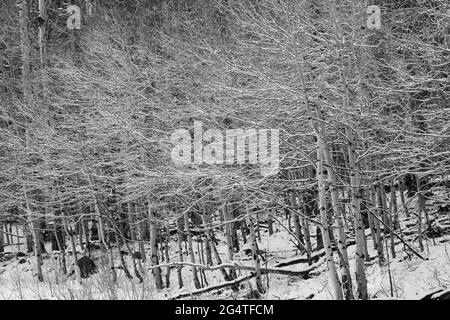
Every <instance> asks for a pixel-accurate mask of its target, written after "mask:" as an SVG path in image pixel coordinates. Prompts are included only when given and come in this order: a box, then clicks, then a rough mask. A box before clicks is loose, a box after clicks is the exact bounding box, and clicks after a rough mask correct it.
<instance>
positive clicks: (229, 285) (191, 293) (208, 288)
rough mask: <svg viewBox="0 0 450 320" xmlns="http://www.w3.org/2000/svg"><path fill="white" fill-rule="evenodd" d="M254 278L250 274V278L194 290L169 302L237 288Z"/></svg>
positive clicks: (172, 298)
mask: <svg viewBox="0 0 450 320" xmlns="http://www.w3.org/2000/svg"><path fill="white" fill-rule="evenodd" d="M254 276H255V274H254V273H252V274H250V275H248V276H244V277H240V278H237V279H234V280H232V281H226V282H223V283H220V284H218V285H215V286H211V287H206V288H202V289H197V290H194V291H192V292H186V293H180V294H179V295H176V296H174V297H171V298H169V300H177V299H182V298H187V297H192V296H195V295H199V294H203V293H207V292H210V291H214V290H220V289H223V288H226V287H231V286H236V285H238V284H239V283H241V282H243V281H247V280H250V279H251V278H253V277H254Z"/></svg>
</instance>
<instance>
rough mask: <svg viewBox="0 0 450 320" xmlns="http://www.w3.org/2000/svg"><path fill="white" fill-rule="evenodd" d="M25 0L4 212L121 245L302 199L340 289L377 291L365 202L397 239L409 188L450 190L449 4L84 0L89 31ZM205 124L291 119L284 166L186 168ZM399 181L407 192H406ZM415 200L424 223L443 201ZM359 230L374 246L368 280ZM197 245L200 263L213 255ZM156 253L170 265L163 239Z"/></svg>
mask: <svg viewBox="0 0 450 320" xmlns="http://www.w3.org/2000/svg"><path fill="white" fill-rule="evenodd" d="M22 1H26V2H27V8H28V12H26V13H24V14H25V16H26V20H27V26H26V27H27V28H26V30H25V31H26V33H27V35H28V37H29V41H30V47H29V48H28V49H27V48H24V42H23V41H24V40H23V37H24V34H23V33H22V34H21V32H20V21H19V19H20V16H19V7H18V6H17V5H16V1H12V0H6V1H2V4H1V11H0V16H1V21H2V23H1V25H0V221H1V222H5V223H6V222H8V223H13V222H14V223H18V224H22V225H27V223H28V230H29V231H30V230H31V229H36V230H41V231H44V230H49V231H51V232H50V233H55V232H54V231H56V230H57V229H58V228H62V229H63V230H64V231H65V233H66V234H67V235H69V236H70V235H76V234H78V235H80V236H81V238H80V239H83V237H85V236H86V232H87V230H86V229H87V228H86V224H87V222H88V221H97V223H98V224H99V226H100V240H101V241H102V244H103V245H104V247H105V250H109V251H111V252H112V247H111V246H112V243H117V242H120V243H121V244H122V245H125V244H127V245H128V244H130V243H131V244H133V243H136V244H138V243H141V244H142V242H139V240H141V241H150V242H149V243H150V244H151V245H152V247H155V248H156V246H157V245H158V244H159V245H163V243H164V240H163V238H161V235H165V234H166V233H171V232H172V231H173V232H172V233H177V230H178V236H180V234H181V235H183V233H186V236H187V237H188V238H189V237H190V224H189V222H191V223H193V225H195V226H196V227H197V229H198V230H202V229H201V228H202V227H203V228H205V227H211V226H214V228H206V229H205V230H206V231H204V232H205V237H206V238H210V237H214V235H213V234H211V235H210V234H209V232H210V231H209V230H217V229H215V228H216V227H217V228H219V227H221V226H222V224H223V221H227V220H233V219H236V221H237V222H233V224H230V223H228V224H226V226H230V225H231V226H232V227H231V228H226V229H225V232H226V233H227V236H228V237H227V239H230V241H233V238H234V237H235V235H234V233H236V231H235V229H237V228H240V227H241V225H242V227H243V228H244V229H245V228H246V225H247V226H248V225H249V224H251V228H250V230H249V231H250V232H249V236H250V238H251V239H250V241H252V242H254V243H255V244H256V241H257V240H256V237H257V235H256V234H255V230H253V221H252V220H251V219H257V214H256V212H262V213H263V214H264V219H267V217H268V215H269V216H270V215H273V218H276V217H277V215H278V213H280V212H284V211H283V210H286V211H287V212H288V213H290V214H292V216H293V218H294V225H295V226H294V227H295V228H294V229H295V230H294V231H292V233H293V234H294V235H295V238H296V239H297V240H299V246H300V247H302V248H303V249H304V250H305V251H307V252H308V254H309V256H310V255H311V244H309V245H308V241H309V236H307V234H308V233H309V230H310V229H313V226H319V227H321V229H322V232H321V234H322V236H323V240H324V241H325V247H326V248H325V249H326V250H325V251H326V252H327V258H328V265H329V269H330V275H331V279H333V281H332V283H334V284H335V288H334V294H335V296H336V297H337V298H339V297H345V298H353V297H357V298H362V299H366V298H367V288H366V283H365V275H364V260H365V259H367V258H368V257H367V256H366V255H367V249H365V246H367V244H366V235H365V234H364V233H362V232H361V231H358V230H362V228H363V221H362V219H363V217H362V216H361V215H362V212H364V213H365V214H367V212H369V211H370V212H371V213H369V214H368V218H367V219H368V220H370V221H369V222H370V226H371V229H372V237H373V238H374V241H375V244H376V245H378V246H379V247H380V246H381V248H382V246H383V240H382V238H380V237H381V236H383V235H384V236H390V237H391V239H394V235H393V232H395V231H394V230H395V229H396V228H397V227H396V220H397V217H398V213H399V212H403V210H404V209H405V205H404V203H402V202H404V201H405V200H404V199H403V190H404V188H405V187H407V188H409V189H410V190H411V194H408V195H407V196H408V197H411V196H414V195H415V193H417V197H419V199H420V201H423V203H425V202H426V201H430V200H432V199H434V198H433V193H427V192H426V191H428V190H430V189H432V191H438V190H443V189H447V190H448V188H449V186H448V182H447V185H446V184H445V181H448V172H450V160H449V159H450V157H449V156H450V149H449V145H450V127H449V123H450V121H449V120H450V119H449V118H450V112H449V111H450V109H449V107H448V106H449V101H450V85H449V78H448V77H449V70H450V63H449V61H450V59H449V58H450V40H449V29H450V22H449V19H450V17H449V8H450V7H449V4H448V1H445V0H436V1H432V0H429V1H407V0H399V1H381V0H380V1H375V0H374V1H356V0H321V1H315V0H311V1H309V0H308V1H303V2H298V1H294V0H259V1H255V0H245V1H243V0H217V1H206V0H191V1H184V0H183V1H182V0H177V1H170V0H161V1H140V0H136V1H120V0H112V1H94V0H91V1H81V0H79V1H72V3H74V4H78V5H80V7H81V8H82V11H83V12H86V3H90V4H92V5H93V11H92V15H91V16H88V15H87V14H83V20H82V29H81V30H75V31H74V32H69V30H67V29H66V27H65V22H66V20H67V15H66V14H65V12H64V10H63V9H62V8H63V4H62V2H61V1H51V2H50V3H49V4H48V8H47V15H46V17H47V18H46V19H45V21H40V20H39V19H38V14H39V12H38V1H35V0H34V1H33V0H22ZM368 5H378V6H380V8H381V11H382V27H381V29H380V30H368V29H367V27H366V20H367V18H368V14H367V13H366V8H367V7H368ZM42 23H43V24H45V26H46V29H45V37H44V40H45V43H44V45H45V53H46V56H45V59H44V60H43V59H42V51H40V50H39V46H40V45H43V42H42V41H40V40H39V39H40V38H39V36H38V32H39V26H40V24H42ZM24 50H29V53H30V54H29V59H30V61H24V58H23V57H24ZM28 65H29V66H30V76H29V80H28V81H29V86H30V89H31V92H30V97H29V99H28V98H27V94H26V90H27V89H26V84H24V73H23V70H24V68H27V66H28ZM194 121H202V123H203V127H204V130H206V129H208V128H214V129H219V130H222V131H223V130H225V129H242V128H244V129H248V128H254V129H266V128H276V129H280V139H281V141H280V155H281V162H280V167H281V170H280V173H279V174H278V175H276V176H266V177H265V176H262V175H261V174H260V170H259V167H258V166H255V165H250V164H247V165H214V166H212V165H194V164H193V165H190V166H186V167H177V166H175V165H174V164H173V162H172V160H171V158H170V155H171V150H172V148H173V144H172V143H171V139H170V137H171V134H172V132H174V131H175V130H177V129H180V128H185V129H189V130H191V131H192V130H193V123H194ZM446 175H447V177H446ZM445 179H447V180H445ZM442 181H444V182H442ZM405 185H406V186H405ZM385 186H386V188H385ZM392 188H393V189H396V190H398V191H401V195H400V198H401V199H399V203H398V205H397V194H395V193H389V192H390V190H391V189H392ZM385 191H386V192H385ZM392 194H394V196H393V197H391V195H392ZM386 200H387V201H386ZM406 200H408V198H407V199H406ZM438 200H439V199H438ZM400 201H402V202H400ZM347 203H350V204H349V205H344V204H347ZM421 203H422V202H421ZM423 205H424V204H423ZM229 206H230V208H231V207H232V209H233V210H231V211H230V210H229V209H230V208H229ZM227 208H228V209H227ZM422 208H424V207H423V206H422ZM361 210H362V211H361ZM27 214H28V215H27ZM408 214H409V213H408ZM413 214H415V215H416V216H417V217H418V218H417V219H418V221H419V224H421V223H423V222H421V221H422V220H423V219H424V218H425V216H423V214H427V212H422V211H421V210H419V212H417V213H416V212H414V213H413ZM249 217H250V220H249ZM30 219H31V220H30ZM183 219H185V221H183ZM269 220H270V218H269ZM30 221H33V222H34V223H32V224H31V225H30ZM344 221H345V225H344ZM380 221H381V222H380ZM270 223H271V222H270ZM385 226H386V227H385ZM191 227H192V225H191ZM344 227H345V231H352V232H354V233H355V239H356V245H357V247H358V249H357V259H356V261H357V262H356V263H357V266H356V269H354V270H356V280H357V281H356V283H357V286H356V288H352V284H351V281H350V280H349V279H351V278H353V277H354V275H353V274H350V272H349V271H348V258H347V253H346V241H347V240H346V235H345V233H344ZM72 228H73V229H74V230H72ZM199 228H200V229H199ZM302 228H303V229H302ZM330 228H331V229H332V230H334V233H333V232H331V238H330V232H328V230H329V229H330ZM83 229H85V233H83ZM383 231H384V233H383ZM419 232H421V229H420V227H419ZM39 234H42V232H41V233H39ZM158 234H159V235H160V236H159V238H158V236H157V235H158ZM244 234H245V232H244ZM377 235H378V238H377ZM305 236H306V237H307V238H308V239H304V237H305ZM335 237H336V239H337V243H338V254H337V256H338V257H339V261H340V264H339V268H338V270H333V268H334V261H333V260H332V257H333V254H334V255H336V253H333V251H332V250H331V243H332V242H333V241H336V239H334V238H335ZM69 238H70V237H69ZM69 238H68V240H67V241H69V243H70V240H69ZM86 240H87V239H85V240H84V245H86ZM136 241H137V242H136ZM392 241H393V240H392ZM327 242H328V243H327ZM81 243H83V241H82V242H81ZM418 244H419V247H420V246H422V244H421V235H420V234H419V237H418ZM207 245H208V246H209V245H210V243H209V241H207ZM229 245H230V246H232V244H231V243H229ZM235 245H236V244H235ZM180 246H181V243H180ZM237 246H239V241H238V243H237ZM328 246H330V250H327V249H328ZM256 247H257V246H256V245H255V247H254V250H255V251H254V255H253V256H254V262H255V270H256V271H257V273H258V268H259V260H258V259H259V258H258V254H256V251H257V249H256ZM41 249H42V248H41ZM303 249H302V250H303ZM35 250H37V249H35ZM209 250H211V248H210V249H209ZM192 251H193V250H192V248H191V250H190V254H189V257H185V258H184V259H186V261H189V262H190V263H192V264H195V263H197V262H198V261H196V259H198V258H196V257H194V254H193V253H192ZM213 251H214V250H213ZM141 252H142V254H145V253H144V251H143V249H142V248H141ZM232 253H233V249H232V248H231V249H230V250H229V254H230V255H231V256H229V258H230V260H232V258H233V257H232ZM209 254H210V255H211V253H209ZM384 254H385V253H383V250H379V258H380V261H383V259H384V256H383V255H384ZM392 254H395V252H393V253H392ZM212 256H213V257H214V259H217V257H215V256H214V253H213V254H212ZM148 258H149V259H150V260H151V261H152V263H153V264H154V265H157V264H158V263H159V260H158V252H157V250H156V249H155V250H152V257H148ZM159 259H160V258H159ZM181 259H183V256H182V254H181ZM219 260H220V258H219ZM215 261H216V263H217V264H221V262H220V261H217V260H215ZM352 268H353V266H352ZM135 269H136V268H135ZM226 269H227V270H225V268H222V272H223V274H224V276H225V280H227V281H231V280H233V279H234V278H235V275H233V268H228V267H227V268H226ZM136 270H137V269H136ZM158 270H159V269H157V271H156V272H154V275H155V277H156V285H157V286H158V287H160V288H161V287H162V286H163V284H162V282H161V281H162V279H160V277H161V272H160V271H161V270H159V272H158ZM200 270H201V268H200V269H198V270H197V269H196V268H195V267H194V268H193V273H194V281H195V284H196V286H197V287H200V286H201V284H200V283H199V280H198V279H197V280H195V278H196V277H197V273H198V274H199V276H200V277H201V271H200ZM259 272H260V271H259ZM260 281H261V279H260V278H258V277H257V283H258V288H259V289H260V291H263V288H262V287H261V282H260ZM202 283H203V280H202ZM180 286H182V283H180ZM353 291H354V292H353Z"/></svg>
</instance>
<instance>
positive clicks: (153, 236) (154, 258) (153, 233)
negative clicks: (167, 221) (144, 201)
mask: <svg viewBox="0 0 450 320" xmlns="http://www.w3.org/2000/svg"><path fill="white" fill-rule="evenodd" d="M154 210H155V208H154V207H153V205H152V203H151V201H150V199H149V201H148V224H149V228H150V249H151V262H152V266H153V267H155V266H157V265H158V264H159V260H158V242H157V236H158V230H157V226H156V218H155V213H154ZM152 271H153V276H154V277H155V285H156V288H157V289H162V288H163V282H162V277H161V268H160V267H156V268H153V269H152Z"/></svg>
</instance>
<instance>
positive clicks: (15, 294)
mask: <svg viewBox="0 0 450 320" xmlns="http://www.w3.org/2000/svg"><path fill="white" fill-rule="evenodd" d="M415 205H416V204H415V203H414V201H412V202H411V203H410V206H411V209H414V206H415ZM401 220H402V225H403V229H404V228H405V226H406V225H407V224H409V225H410V224H411V222H413V221H415V219H414V218H413V219H412V220H411V219H410V220H405V219H404V218H402V219H401ZM275 231H276V232H275V233H274V234H272V235H271V236H269V235H268V232H267V230H265V229H262V230H261V242H260V243H259V247H260V249H262V250H263V251H264V252H265V253H264V254H263V256H264V257H265V261H262V268H264V267H274V266H275V265H276V264H278V263H281V262H287V261H290V260H293V259H295V258H298V257H299V256H298V252H297V251H296V249H295V246H294V244H293V242H292V241H291V240H290V239H291V236H290V235H289V233H288V232H287V231H285V229H284V228H281V227H280V226H276V227H275ZM366 231H367V232H368V230H366ZM217 238H218V240H219V245H218V251H219V253H220V255H221V258H222V260H223V263H226V262H227V248H226V243H225V239H224V238H223V236H222V235H220V234H218V235H217ZM433 242H434V243H433ZM408 243H409V244H410V245H411V246H412V247H414V248H415V249H417V250H418V246H417V241H414V239H410V240H408ZM48 245H49V246H50V244H48ZM367 245H368V249H369V255H370V257H372V258H374V259H372V260H371V261H370V262H367V263H366V274H367V280H368V290H369V295H370V298H371V299H420V298H422V297H423V296H425V295H427V294H429V293H431V292H434V291H437V290H439V289H445V288H447V289H448V288H449V287H450V236H449V235H447V236H443V237H439V238H435V239H434V241H433V239H427V240H426V241H425V250H424V252H421V254H422V255H423V256H424V257H425V258H426V259H427V260H423V259H420V258H419V257H417V256H416V255H414V254H412V253H411V252H410V251H409V254H407V253H406V252H405V251H404V249H405V247H404V245H403V244H402V243H401V242H400V241H396V247H395V248H396V253H397V254H396V258H392V257H390V259H389V263H385V264H384V265H383V266H380V265H379V263H378V259H377V258H376V256H377V253H376V251H375V250H374V248H373V243H372V240H371V237H370V236H368V237H367ZM194 247H196V246H195V245H194ZM313 247H314V243H313ZM22 248H23V249H24V248H25V246H23V247H22ZM5 249H6V251H15V250H17V248H16V246H8V247H6V248H5ZM23 249H22V250H23ZM47 251H48V252H51V251H50V247H48V248H47ZM354 251H355V246H354V245H351V246H349V247H348V254H349V257H350V259H351V260H350V268H351V272H352V275H353V278H354V270H355V260H354V259H353V257H354V256H355V252H354ZM147 253H148V255H147V256H150V255H149V250H148V249H147ZM97 255H99V253H97ZM385 255H386V251H385ZM335 257H336V264H337V265H338V261H337V255H335ZM185 259H186V256H185ZM72 260H73V258H72V257H71V256H67V262H68V265H70V264H71V262H72ZM125 260H126V263H127V266H128V268H129V270H130V272H131V273H132V274H133V268H132V261H131V258H130V257H129V256H125ZM234 260H235V262H238V263H239V264H241V265H249V266H252V261H251V258H250V257H249V256H247V255H245V253H244V252H243V250H241V251H240V252H239V253H236V254H235V259H234ZM95 261H96V263H97V265H98V267H99V269H100V272H98V273H97V274H95V275H93V276H91V277H90V278H89V279H85V280H82V284H79V283H78V282H77V281H76V279H74V277H72V278H68V277H67V276H64V275H63V274H62V273H61V271H60V267H59V263H58V260H57V259H56V258H55V257H54V256H53V255H50V254H48V255H45V259H44V266H43V273H44V278H45V282H44V283H39V282H38V281H37V278H36V276H35V259H34V257H18V258H12V259H11V260H9V261H3V262H0V299H169V298H171V297H174V296H176V295H178V294H180V293H189V292H192V291H193V290H195V289H194V288H195V287H194V284H193V280H192V273H191V269H190V267H188V266H185V267H183V269H182V274H183V282H184V288H183V289H179V287H178V280H177V269H176V268H173V269H172V270H171V274H170V287H169V288H164V289H163V290H160V291H158V290H156V288H155V286H154V280H153V276H152V274H151V271H150V270H149V267H150V262H149V261H147V262H146V263H145V264H143V265H142V269H140V270H141V271H142V270H144V271H145V272H144V273H143V275H144V278H145V281H144V282H143V283H139V281H138V280H137V279H136V278H134V279H132V280H129V279H127V278H126V277H125V275H124V272H123V271H122V270H121V269H117V272H118V284H117V285H114V284H112V283H111V281H110V279H109V274H108V263H107V258H106V257H104V258H103V259H100V258H99V259H96V260H95ZM170 261H171V262H173V261H177V245H176V242H175V241H172V242H171V248H170ZM160 263H162V264H163V263H165V262H164V261H160ZM119 266H120V260H119V259H116V267H119ZM314 266H317V267H316V268H314V269H313V271H311V275H312V277H311V278H310V279H306V280H304V279H302V278H300V277H297V276H288V275H281V274H269V275H263V283H264V285H265V286H266V288H268V289H267V292H266V293H265V294H264V295H263V296H262V297H261V298H262V299H282V300H285V299H332V296H331V292H330V287H329V285H328V276H327V270H326V268H327V267H326V263H324V259H323V258H321V259H319V261H318V262H316V263H315V264H314ZM282 268H283V269H285V270H296V271H301V270H306V269H309V268H310V267H309V266H308V265H307V264H306V263H300V264H294V265H290V266H286V267H282ZM166 271H167V268H166V267H162V272H163V281H164V282H165V275H166ZM237 273H238V277H240V276H246V275H248V274H249V271H239V270H238V271H237ZM205 274H206V278H207V282H208V286H213V285H218V284H220V283H223V281H224V280H223V277H222V275H221V273H220V271H219V270H215V271H205ZM389 274H390V275H391V276H389ZM353 280H354V279H353ZM391 283H392V286H391ZM252 288H253V289H254V288H255V285H254V279H250V280H248V281H247V282H243V283H242V284H241V290H240V291H239V292H233V291H232V290H230V289H227V288H225V289H221V290H218V291H213V292H209V293H206V294H202V295H196V296H193V297H189V298H191V299H246V298H248V297H251V295H249V293H250V292H251V291H252ZM391 288H392V296H391Z"/></svg>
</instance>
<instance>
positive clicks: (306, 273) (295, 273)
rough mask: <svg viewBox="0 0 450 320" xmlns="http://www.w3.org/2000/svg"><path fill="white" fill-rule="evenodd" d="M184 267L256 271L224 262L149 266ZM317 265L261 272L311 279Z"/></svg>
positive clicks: (268, 269) (252, 268) (264, 269)
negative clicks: (304, 268)
mask: <svg viewBox="0 0 450 320" xmlns="http://www.w3.org/2000/svg"><path fill="white" fill-rule="evenodd" d="M180 266H181V267H183V266H188V267H196V268H198V269H205V270H217V269H222V268H235V269H238V270H248V271H255V267H252V266H243V265H240V264H237V263H222V264H219V265H216V266H207V265H203V264H198V263H190V262H187V261H186V262H184V261H183V262H171V263H166V264H159V265H156V266H151V267H149V268H148V270H151V269H155V268H164V267H165V268H167V267H169V268H170V267H180ZM314 268H315V267H311V268H309V269H307V270H301V271H293V270H283V269H278V268H261V273H262V274H268V273H276V274H284V275H289V276H298V277H302V278H303V279H309V278H310V276H309V272H310V271H311V270H312V269H314Z"/></svg>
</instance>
